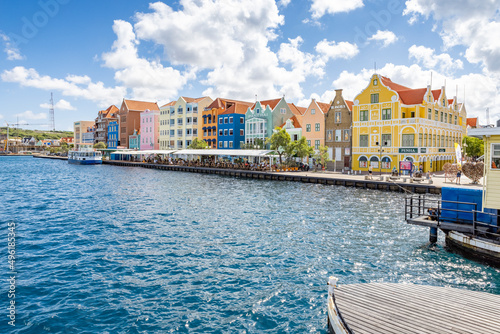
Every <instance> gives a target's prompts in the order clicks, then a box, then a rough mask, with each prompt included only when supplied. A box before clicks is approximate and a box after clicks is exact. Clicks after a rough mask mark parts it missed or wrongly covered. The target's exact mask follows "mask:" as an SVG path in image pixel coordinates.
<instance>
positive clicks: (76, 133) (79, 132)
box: [73, 121, 95, 145]
mask: <svg viewBox="0 0 500 334" xmlns="http://www.w3.org/2000/svg"><path fill="white" fill-rule="evenodd" d="M94 125H95V122H94V121H77V122H74V123H73V138H74V139H73V142H74V144H75V145H80V144H82V143H83V135H84V134H85V133H87V132H88V131H89V129H92V128H93V127H94ZM92 135H94V134H93V133H92ZM87 137H88V135H87ZM86 141H88V138H86ZM92 141H93V138H92Z"/></svg>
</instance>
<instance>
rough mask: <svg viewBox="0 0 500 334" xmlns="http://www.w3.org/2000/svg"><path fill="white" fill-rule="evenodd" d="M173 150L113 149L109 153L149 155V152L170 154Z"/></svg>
mask: <svg viewBox="0 0 500 334" xmlns="http://www.w3.org/2000/svg"><path fill="white" fill-rule="evenodd" d="M173 152H175V150H145V151H115V152H111V154H123V155H150V154H172V153H173Z"/></svg>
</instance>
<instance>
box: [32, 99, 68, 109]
mask: <svg viewBox="0 0 500 334" xmlns="http://www.w3.org/2000/svg"><path fill="white" fill-rule="evenodd" d="M40 108H43V109H50V108H51V105H50V104H49V103H42V104H40ZM54 109H57V110H76V108H75V107H73V106H72V105H71V103H69V102H68V101H66V100H63V99H61V100H59V101H58V102H57V103H56V104H54Z"/></svg>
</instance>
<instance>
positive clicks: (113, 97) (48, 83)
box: [0, 66, 126, 107]
mask: <svg viewBox="0 0 500 334" xmlns="http://www.w3.org/2000/svg"><path fill="white" fill-rule="evenodd" d="M0 78H1V79H2V80H3V81H4V82H14V83H18V84H20V85H21V86H25V87H33V88H38V89H43V90H58V91H61V92H62V94H63V95H64V96H71V97H75V98H84V99H86V100H90V101H93V102H97V103H98V104H99V106H100V107H107V106H109V105H110V104H113V103H116V102H117V101H120V100H121V99H122V98H123V96H125V94H126V89H125V88H124V87H119V86H117V87H113V88H110V87H105V86H104V84H103V83H102V82H100V81H99V82H95V83H94V82H88V83H86V84H84V85H78V84H76V83H75V82H71V81H68V80H65V79H57V78H52V77H50V76H48V75H40V74H39V73H38V72H37V71H36V70H35V69H33V68H25V67H23V66H16V67H14V68H13V69H11V70H5V71H3V72H2V74H1V75H0Z"/></svg>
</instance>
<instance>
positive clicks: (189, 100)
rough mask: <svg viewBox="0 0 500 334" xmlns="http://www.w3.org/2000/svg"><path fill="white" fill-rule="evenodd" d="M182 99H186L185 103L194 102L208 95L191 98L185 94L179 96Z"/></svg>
mask: <svg viewBox="0 0 500 334" xmlns="http://www.w3.org/2000/svg"><path fill="white" fill-rule="evenodd" d="M181 97H182V98H183V99H184V101H186V102H187V103H196V102H200V101H201V100H203V99H206V98H207V97H208V96H203V97H197V98H192V97H185V96H181Z"/></svg>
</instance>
